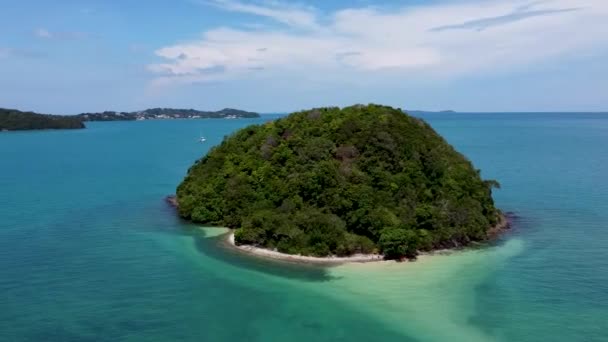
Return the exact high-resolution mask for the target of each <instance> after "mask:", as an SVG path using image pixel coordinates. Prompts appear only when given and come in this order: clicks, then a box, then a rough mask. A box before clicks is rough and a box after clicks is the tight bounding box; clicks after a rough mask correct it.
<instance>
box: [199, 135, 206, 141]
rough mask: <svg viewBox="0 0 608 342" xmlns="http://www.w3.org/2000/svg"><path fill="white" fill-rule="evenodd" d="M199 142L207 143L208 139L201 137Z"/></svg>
mask: <svg viewBox="0 0 608 342" xmlns="http://www.w3.org/2000/svg"><path fill="white" fill-rule="evenodd" d="M198 141H200V142H205V141H207V138H205V137H203V136H201V137H200V139H198Z"/></svg>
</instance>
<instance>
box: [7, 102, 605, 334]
mask: <svg viewBox="0 0 608 342" xmlns="http://www.w3.org/2000/svg"><path fill="white" fill-rule="evenodd" d="M421 116H422V117H423V118H424V119H425V120H427V121H428V122H429V123H430V124H431V125H432V126H433V127H434V128H435V129H436V130H437V131H438V132H439V133H440V134H442V135H443V136H444V137H445V138H446V139H447V141H448V142H449V143H451V144H452V145H454V146H455V147H456V148H457V149H458V150H459V151H460V152H462V153H463V154H465V155H466V156H467V157H469V158H470V159H471V160H472V161H473V163H474V164H475V166H476V167H477V168H479V169H481V173H482V176H483V177H484V178H490V179H496V180H498V181H499V182H500V183H501V185H502V188H501V189H500V190H497V191H496V192H495V199H496V202H497V205H498V207H500V208H501V209H502V210H503V211H510V212H513V213H515V214H516V215H517V219H516V221H515V224H514V227H513V229H512V230H511V231H509V232H508V233H506V234H504V235H503V236H502V237H501V238H500V239H499V240H498V241H495V242H493V243H492V244H491V245H490V246H487V247H483V248H476V249H468V250H464V251H457V252H453V253H450V254H449V255H439V256H431V257H423V258H420V260H419V261H416V262H404V263H397V262H387V263H380V264H379V263H371V264H348V265H342V266H337V267H321V266H310V265H297V264H288V263H281V262H276V261H267V260H260V259H255V258H251V257H248V256H244V255H241V254H239V253H237V252H234V251H232V250H230V249H228V248H226V247H225V246H224V245H223V244H222V243H221V241H222V239H223V236H222V232H223V231H222V230H221V229H214V228H204V229H200V227H197V226H195V225H193V224H190V223H187V222H183V221H181V220H180V219H178V218H177V217H176V215H175V213H174V211H173V209H171V208H169V207H168V206H167V204H166V203H165V201H164V197H165V196H166V195H169V194H172V193H174V192H175V188H176V186H177V185H178V184H179V182H180V180H181V179H182V178H183V176H184V175H185V173H186V171H187V169H188V167H190V165H192V163H193V162H194V161H195V160H197V159H198V158H200V157H201V156H203V155H204V154H205V153H206V152H207V151H208V150H209V149H210V148H211V147H213V146H214V145H217V144H219V143H220V142H221V141H222V139H223V137H224V136H225V135H228V134H230V133H232V132H234V131H235V130H237V129H239V128H241V127H244V126H246V125H249V124H255V123H264V122H266V121H267V120H271V119H273V118H276V117H278V115H270V116H263V117H262V118H261V119H239V120H174V121H172V120H168V121H143V122H98V123H95V122H94V123H88V124H87V126H88V128H87V129H84V130H63V131H31V132H4V133H0V189H1V196H0V294H1V295H0V341H49V342H51V341H448V340H449V341H466V342H475V341H568V342H571V341H608V323H607V322H608V177H607V175H608V114H584V113H567V114H565V113H516V114H512V113H458V114H453V113H435V114H421ZM201 135H204V136H205V137H206V138H207V141H206V142H205V143H200V142H198V138H199V137H200V136H201Z"/></svg>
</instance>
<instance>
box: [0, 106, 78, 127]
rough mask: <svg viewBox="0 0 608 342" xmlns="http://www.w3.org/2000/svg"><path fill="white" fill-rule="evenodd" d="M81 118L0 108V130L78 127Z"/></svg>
mask: <svg viewBox="0 0 608 342" xmlns="http://www.w3.org/2000/svg"><path fill="white" fill-rule="evenodd" d="M80 128H85V126H84V124H83V123H82V120H81V119H80V118H77V117H75V116H67V115H49V114H38V113H34V112H22V111H19V110H16V109H4V108H0V131H22V130H32V129H80Z"/></svg>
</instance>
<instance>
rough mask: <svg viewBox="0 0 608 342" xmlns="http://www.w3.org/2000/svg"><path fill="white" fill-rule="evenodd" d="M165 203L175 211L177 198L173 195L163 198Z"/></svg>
mask: <svg viewBox="0 0 608 342" xmlns="http://www.w3.org/2000/svg"><path fill="white" fill-rule="evenodd" d="M165 202H167V204H168V205H169V206H170V207H172V208H175V209H177V207H178V206H179V204H178V203H177V196H175V195H169V196H167V197H165Z"/></svg>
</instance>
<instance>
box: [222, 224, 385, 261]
mask: <svg viewBox="0 0 608 342" xmlns="http://www.w3.org/2000/svg"><path fill="white" fill-rule="evenodd" d="M227 241H228V244H229V245H230V246H232V247H234V248H236V249H237V250H239V251H242V252H245V253H247V254H251V255H255V256H259V257H263V258H268V259H275V260H283V261H292V262H304V263H315V264H342V263H350V262H378V261H384V256H382V255H380V254H354V255H351V256H348V257H337V256H328V257H312V256H306V255H294V254H285V253H281V252H278V251H276V250H270V249H266V248H260V247H255V246H250V245H238V246H237V245H236V243H235V242H234V231H231V232H230V234H228V238H227Z"/></svg>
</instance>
